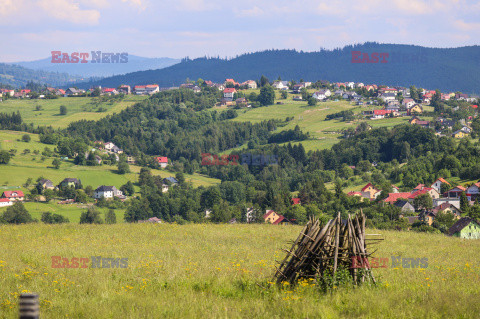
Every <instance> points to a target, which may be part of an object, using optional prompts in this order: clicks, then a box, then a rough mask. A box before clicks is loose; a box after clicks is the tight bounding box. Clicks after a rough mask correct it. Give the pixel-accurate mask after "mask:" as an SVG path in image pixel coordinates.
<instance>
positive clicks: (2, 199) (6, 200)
mask: <svg viewBox="0 0 480 319" xmlns="http://www.w3.org/2000/svg"><path fill="white" fill-rule="evenodd" d="M9 201H10V200H9V199H8V198H0V202H2V203H5V202H9Z"/></svg>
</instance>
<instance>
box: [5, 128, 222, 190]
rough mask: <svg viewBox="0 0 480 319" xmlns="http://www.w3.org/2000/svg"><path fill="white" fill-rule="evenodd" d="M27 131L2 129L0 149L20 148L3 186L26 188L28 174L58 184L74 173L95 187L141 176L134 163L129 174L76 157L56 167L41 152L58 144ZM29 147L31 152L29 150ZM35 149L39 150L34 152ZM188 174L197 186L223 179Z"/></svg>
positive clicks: (164, 174) (7, 168) (165, 174)
mask: <svg viewBox="0 0 480 319" xmlns="http://www.w3.org/2000/svg"><path fill="white" fill-rule="evenodd" d="M24 134H25V133H24V132H14V131H0V149H3V150H7V151H8V150H10V149H15V150H17V153H16V155H15V156H14V157H13V158H12V159H11V160H10V163H9V164H8V165H2V166H0V186H1V187H2V188H3V189H7V188H11V187H16V186H20V187H21V189H24V188H23V186H22V185H23V184H24V183H25V182H26V180H27V179H28V178H32V179H33V181H35V180H36V179H37V178H38V177H40V176H43V177H44V178H47V179H50V180H51V181H52V182H53V183H54V184H55V185H56V184H58V183H60V181H62V180H63V179H64V178H66V177H74V178H78V179H81V180H82V184H83V185H84V186H87V185H91V186H92V187H94V188H96V187H98V186H101V185H114V186H116V187H117V188H119V187H120V186H122V185H123V184H125V183H127V182H128V181H131V182H136V181H137V179H138V173H139V172H140V167H139V166H136V165H130V170H131V173H127V174H125V175H120V174H117V167H116V166H111V165H100V166H77V165H74V164H73V161H72V160H66V161H62V164H61V166H60V168H59V169H55V168H54V167H53V165H52V161H53V157H47V158H45V159H42V155H41V153H42V151H43V150H44V149H45V147H47V148H50V149H51V150H53V148H54V146H53V145H47V144H42V143H40V142H39V137H38V135H37V134H29V135H30V136H31V141H30V142H28V143H26V142H23V141H22V140H21V138H22V135H24ZM25 150H29V152H28V153H25ZM35 151H38V152H39V154H34V152H35ZM152 174H153V175H159V176H161V177H170V176H175V173H174V172H170V171H167V170H160V169H154V170H152ZM185 178H186V180H187V181H189V182H192V184H193V185H194V186H210V185H213V184H216V183H219V182H220V181H219V180H217V179H214V178H210V177H207V176H203V175H200V174H197V173H195V174H193V175H190V174H185ZM0 190H1V189H0Z"/></svg>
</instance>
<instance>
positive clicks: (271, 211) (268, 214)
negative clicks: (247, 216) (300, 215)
mask: <svg viewBox="0 0 480 319" xmlns="http://www.w3.org/2000/svg"><path fill="white" fill-rule="evenodd" d="M271 213H275V212H274V211H273V210H269V211H268V212H267V213H266V214H265V215H263V219H266V218H267V217H268V216H270V214H271Z"/></svg>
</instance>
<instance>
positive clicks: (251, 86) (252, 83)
mask: <svg viewBox="0 0 480 319" xmlns="http://www.w3.org/2000/svg"><path fill="white" fill-rule="evenodd" d="M242 85H246V86H247V87H248V88H249V89H256V88H257V82H255V81H254V80H247V81H245V82H243V83H242Z"/></svg>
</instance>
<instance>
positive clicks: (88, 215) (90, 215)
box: [80, 207, 103, 224]
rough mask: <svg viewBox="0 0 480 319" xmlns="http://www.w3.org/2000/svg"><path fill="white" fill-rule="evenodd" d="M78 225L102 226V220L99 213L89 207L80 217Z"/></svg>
mask: <svg viewBox="0 0 480 319" xmlns="http://www.w3.org/2000/svg"><path fill="white" fill-rule="evenodd" d="M80 224H103V220H102V218H101V217H100V212H99V211H98V210H97V209H95V208H93V207H90V208H89V209H88V210H87V211H85V212H83V213H82V215H81V216H80Z"/></svg>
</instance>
